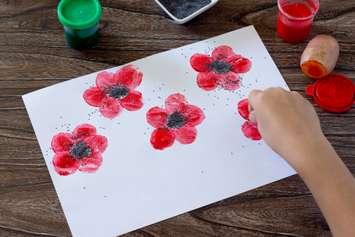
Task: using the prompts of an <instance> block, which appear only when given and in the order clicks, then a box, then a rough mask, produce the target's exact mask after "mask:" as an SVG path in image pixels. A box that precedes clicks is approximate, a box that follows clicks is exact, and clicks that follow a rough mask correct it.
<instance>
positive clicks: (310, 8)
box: [277, 0, 319, 43]
mask: <svg viewBox="0 0 355 237" xmlns="http://www.w3.org/2000/svg"><path fill="white" fill-rule="evenodd" d="M278 6H279V14H278V19H277V34H278V36H279V37H280V38H282V39H283V40H284V41H285V42H288V43H298V42H302V41H304V40H305V39H306V38H307V37H308V35H309V33H310V31H311V28H312V23H313V19H314V16H315V15H316V13H317V11H318V9H319V1H318V0H299V1H290V0H278Z"/></svg>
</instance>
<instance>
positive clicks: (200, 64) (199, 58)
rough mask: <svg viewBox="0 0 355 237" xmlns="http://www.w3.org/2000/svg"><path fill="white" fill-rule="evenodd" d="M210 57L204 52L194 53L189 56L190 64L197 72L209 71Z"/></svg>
mask: <svg viewBox="0 0 355 237" xmlns="http://www.w3.org/2000/svg"><path fill="white" fill-rule="evenodd" d="M211 63H212V58H211V57H210V56H208V55H205V54H198V53H197V54H194V55H192V57H191V58H190V64H191V66H192V68H193V69H195V70H196V71H198V72H209V71H210V64H211Z"/></svg>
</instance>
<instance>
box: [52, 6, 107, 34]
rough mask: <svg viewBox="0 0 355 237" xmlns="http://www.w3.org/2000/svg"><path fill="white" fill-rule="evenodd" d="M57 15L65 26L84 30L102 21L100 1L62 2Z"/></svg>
mask: <svg viewBox="0 0 355 237" xmlns="http://www.w3.org/2000/svg"><path fill="white" fill-rule="evenodd" d="M57 13H58V19H59V21H60V23H61V24H62V25H63V26H66V27H70V28H72V29H76V30H82V29H87V28H90V27H92V26H94V25H96V24H97V23H98V22H99V21H100V19H101V15H102V8H101V5H100V2H99V0H61V1H60V3H59V5H58V8H57Z"/></svg>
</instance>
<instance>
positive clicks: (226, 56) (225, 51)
mask: <svg viewBox="0 0 355 237" xmlns="http://www.w3.org/2000/svg"><path fill="white" fill-rule="evenodd" d="M190 64H191V66H192V68H193V69H194V70H195V71H197V72H198V75H197V85H198V86H199V87H200V88H201V89H203V90H206V91H211V90H214V89H216V88H217V87H218V86H220V87H222V88H223V89H225V90H236V89H238V88H239V86H240V76H239V74H240V73H246V72H248V71H249V70H250V68H251V64H252V63H251V61H250V60H249V59H247V58H245V57H243V56H241V55H238V54H235V53H234V52H233V49H232V48H231V47H229V46H226V45H222V46H219V47H217V48H215V49H214V50H213V52H212V54H211V56H210V55H206V54H199V53H198V54H194V55H193V56H192V57H191V59H190Z"/></svg>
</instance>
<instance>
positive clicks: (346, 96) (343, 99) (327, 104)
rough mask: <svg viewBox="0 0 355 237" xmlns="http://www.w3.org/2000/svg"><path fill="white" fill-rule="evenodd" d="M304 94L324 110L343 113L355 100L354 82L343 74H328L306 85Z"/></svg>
mask: <svg viewBox="0 0 355 237" xmlns="http://www.w3.org/2000/svg"><path fill="white" fill-rule="evenodd" d="M306 94H307V95H308V96H312V97H313V98H314V101H315V102H316V104H317V105H318V106H319V107H321V108H323V109H324V110H326V111H329V112H333V113H343V112H346V111H348V110H349V109H351V107H352V105H353V104H354V102H355V84H354V83H353V82H352V81H351V80H350V79H348V78H347V77H345V76H343V75H339V74H330V75H328V76H326V77H324V78H322V79H318V80H317V81H316V82H315V83H313V84H312V85H309V86H307V88H306Z"/></svg>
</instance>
